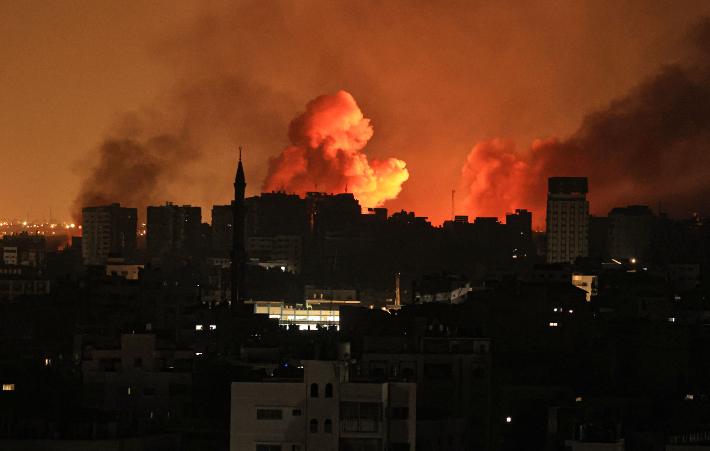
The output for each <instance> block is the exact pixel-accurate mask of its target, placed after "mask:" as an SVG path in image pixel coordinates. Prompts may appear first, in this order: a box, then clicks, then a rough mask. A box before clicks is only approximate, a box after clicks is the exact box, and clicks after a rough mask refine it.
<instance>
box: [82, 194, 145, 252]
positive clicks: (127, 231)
mask: <svg viewBox="0 0 710 451" xmlns="http://www.w3.org/2000/svg"><path fill="white" fill-rule="evenodd" d="M81 213H82V254H83V257H84V264H85V265H103V264H104V263H106V258H108V255H109V253H116V254H124V255H125V254H126V253H130V252H132V251H134V250H135V249H136V231H137V225H138V210H136V209H135V208H126V207H121V205H120V204H111V205H107V206H101V207H86V208H82V209H81Z"/></svg>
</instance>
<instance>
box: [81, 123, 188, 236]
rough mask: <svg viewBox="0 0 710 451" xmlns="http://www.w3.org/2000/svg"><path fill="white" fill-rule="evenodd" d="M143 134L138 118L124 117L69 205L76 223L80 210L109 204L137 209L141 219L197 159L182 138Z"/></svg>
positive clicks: (99, 153) (185, 140)
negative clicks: (189, 164)
mask: <svg viewBox="0 0 710 451" xmlns="http://www.w3.org/2000/svg"><path fill="white" fill-rule="evenodd" d="M144 134H145V133H144V131H143V130H142V129H141V127H140V124H139V121H138V119H137V117H136V116H135V115H127V116H126V117H125V118H124V122H123V124H122V127H120V130H118V131H117V132H115V134H114V136H112V137H110V138H107V139H106V140H105V141H104V142H103V143H102V144H101V145H100V146H99V148H98V162H97V163H96V165H95V166H94V167H93V168H92V170H91V173H90V174H89V175H88V176H87V177H86V178H85V179H84V181H83V183H82V185H81V191H80V192H79V194H78V195H77V197H76V199H75V200H74V203H73V206H72V217H73V220H74V222H75V223H77V224H81V216H82V215H81V209H82V208H84V207H96V206H102V205H109V204H111V203H121V204H122V205H123V206H124V207H136V208H138V210H139V212H140V213H139V214H140V216H141V217H142V216H143V212H144V211H145V208H146V207H147V206H149V205H158V204H161V203H162V202H163V201H164V198H165V197H164V196H165V195H166V187H167V186H169V185H170V184H171V183H174V182H175V181H176V180H177V178H178V176H179V175H180V174H181V172H182V171H181V170H182V168H183V167H184V165H186V164H187V163H189V162H190V161H193V160H195V159H196V158H198V156H199V153H198V151H197V150H196V149H195V148H194V147H192V146H191V145H190V143H189V142H188V140H187V139H186V138H185V137H181V136H177V135H171V134H158V135H154V136H147V137H145V136H143V135H144Z"/></svg>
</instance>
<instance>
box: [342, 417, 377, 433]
mask: <svg viewBox="0 0 710 451" xmlns="http://www.w3.org/2000/svg"><path fill="white" fill-rule="evenodd" d="M380 424H381V422H380V421H376V420H373V419H370V418H347V419H343V420H340V432H369V433H373V432H380Z"/></svg>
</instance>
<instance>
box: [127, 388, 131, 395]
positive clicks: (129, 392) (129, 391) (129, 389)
mask: <svg viewBox="0 0 710 451" xmlns="http://www.w3.org/2000/svg"><path fill="white" fill-rule="evenodd" d="M128 394H129V395H130V394H131V387H128Z"/></svg>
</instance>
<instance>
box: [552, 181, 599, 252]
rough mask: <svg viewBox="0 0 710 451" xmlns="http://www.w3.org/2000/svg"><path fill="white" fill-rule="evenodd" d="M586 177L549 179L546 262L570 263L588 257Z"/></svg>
mask: <svg viewBox="0 0 710 451" xmlns="http://www.w3.org/2000/svg"><path fill="white" fill-rule="evenodd" d="M588 191H589V190H588V188H587V178H586V177H551V178H549V179H548V194H547V262H548V263H564V262H568V263H574V260H575V259H576V258H577V257H587V256H588V254H589V202H588V201H587V192H588Z"/></svg>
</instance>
